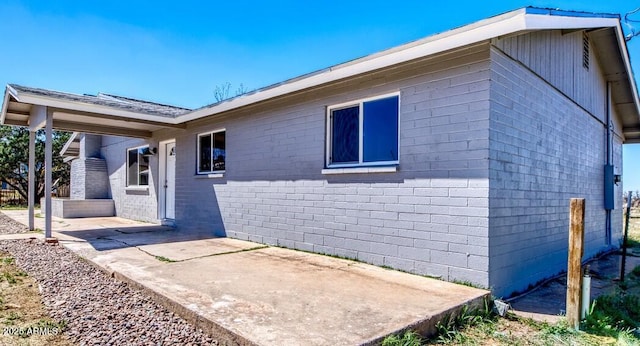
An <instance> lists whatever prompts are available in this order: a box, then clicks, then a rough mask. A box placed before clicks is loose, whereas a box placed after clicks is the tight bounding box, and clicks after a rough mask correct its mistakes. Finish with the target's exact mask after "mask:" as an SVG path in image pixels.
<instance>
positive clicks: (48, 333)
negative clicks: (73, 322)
mask: <svg viewBox="0 0 640 346" xmlns="http://www.w3.org/2000/svg"><path fill="white" fill-rule="evenodd" d="M13 262H14V261H13V258H12V257H11V256H10V255H9V254H7V253H0V324H1V327H2V333H0V345H7V346H9V345H12V346H13V345H36V346H40V345H53V346H63V345H73V343H72V342H70V341H69V340H68V339H67V338H66V337H65V336H64V322H63V321H53V320H52V319H51V318H50V317H49V315H48V313H47V310H46V308H45V307H44V305H43V304H42V301H41V299H40V292H39V289H38V284H37V282H36V281H35V280H33V279H32V278H30V277H29V276H27V275H26V273H24V272H23V271H21V270H20V269H19V268H18V267H16V266H15V264H14V263H13Z"/></svg>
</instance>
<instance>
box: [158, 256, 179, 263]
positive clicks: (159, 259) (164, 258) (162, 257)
mask: <svg viewBox="0 0 640 346" xmlns="http://www.w3.org/2000/svg"><path fill="white" fill-rule="evenodd" d="M155 257H156V259H157V260H158V261H160V262H168V263H173V262H176V261H174V260H172V259H170V258H167V257H164V256H155Z"/></svg>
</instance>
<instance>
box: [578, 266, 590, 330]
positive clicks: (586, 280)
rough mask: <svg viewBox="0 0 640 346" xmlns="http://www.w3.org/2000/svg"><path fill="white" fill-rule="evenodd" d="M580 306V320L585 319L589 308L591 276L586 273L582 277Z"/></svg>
mask: <svg viewBox="0 0 640 346" xmlns="http://www.w3.org/2000/svg"><path fill="white" fill-rule="evenodd" d="M581 297H582V304H581V307H582V308H581V309H580V319H581V320H582V319H585V318H586V317H587V315H588V314H589V308H590V307H591V276H590V275H589V274H588V272H586V273H585V274H584V276H583V277H582V294H581Z"/></svg>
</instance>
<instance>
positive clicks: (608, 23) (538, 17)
mask: <svg viewBox="0 0 640 346" xmlns="http://www.w3.org/2000/svg"><path fill="white" fill-rule="evenodd" d="M551 12H553V11H547V10H538V9H532V8H524V9H520V10H516V11H512V12H508V13H505V14H503V15H500V16H497V17H493V18H489V19H485V20H483V21H480V22H477V23H474V24H470V25H467V26H464V27H461V28H458V29H454V30H450V31H447V32H444V33H441V34H437V35H434V36H431V37H429V38H426V39H423V40H420V41H418V43H417V44H416V43H410V44H407V45H405V46H404V47H403V46H401V47H397V48H392V49H390V50H387V51H383V52H380V53H377V54H373V55H371V56H368V57H364V58H362V59H358V60H355V61H352V62H348V63H345V64H341V65H337V66H334V67H331V68H329V69H326V70H324V71H320V72H318V73H313V74H310V75H307V76H302V77H299V78H295V79H292V80H290V81H286V82H283V83H281V84H278V85H275V86H272V87H268V88H265V89H263V90H259V91H257V92H254V93H251V94H248V95H244V96H240V97H237V98H233V99H231V100H228V101H225V102H222V103H218V104H215V105H212V106H209V107H205V108H201V109H198V110H195V111H193V112H190V113H187V114H184V115H181V116H178V117H177V120H178V121H179V122H188V121H192V120H197V119H200V118H203V117H207V116H215V115H218V114H221V113H224V112H227V111H231V110H234V109H238V108H241V107H245V106H249V105H252V104H255V103H259V102H263V101H266V100H269V99H273V98H276V97H280V96H285V95H287V94H291V93H295V92H299V91H303V90H307V89H311V88H314V87H317V86H320V85H323V84H327V83H331V82H335V81H339V80H342V79H345V78H349V77H352V76H356V75H360V74H364V73H367V72H371V71H375V70H379V69H383V68H386V67H390V66H393V65H397V64H401V63H404V62H407V61H411V60H414V59H418V58H422V57H425V56H429V55H433V54H437V53H440V52H444V51H448V50H452V49H456V48H461V47H464V46H467V45H470V44H474V43H478V42H482V41H485V40H490V39H492V38H495V37H500V36H505V35H511V34H515V33H519V32H524V31H533V30H548V29H590V28H602V27H615V28H617V29H616V30H617V31H618V38H619V39H622V40H624V36H623V35H622V34H621V32H622V31H621V29H620V24H619V18H618V17H617V16H614V15H608V16H596V17H590V16H586V15H585V16H575V17H572V16H568V15H561V14H555V15H552V14H551ZM556 12H557V11H556ZM405 47H406V48H405ZM622 47H624V48H623V49H624V51H625V52H626V46H625V45H624V44H623V45H622ZM624 55H625V63H626V65H627V67H628V69H629V71H630V65H629V59H628V55H627V54H624ZM630 75H631V73H630ZM631 79H633V78H632V77H631ZM631 83H633V84H632V85H633V86H634V93H636V94H637V91H636V90H635V82H634V81H633V80H631ZM636 106H637V105H636Z"/></svg>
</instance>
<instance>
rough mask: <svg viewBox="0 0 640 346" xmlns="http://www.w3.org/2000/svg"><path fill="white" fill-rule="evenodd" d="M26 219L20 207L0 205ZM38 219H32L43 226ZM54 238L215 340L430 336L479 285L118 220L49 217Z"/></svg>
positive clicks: (331, 341)
mask: <svg viewBox="0 0 640 346" xmlns="http://www.w3.org/2000/svg"><path fill="white" fill-rule="evenodd" d="M3 212H4V213H5V214H7V215H8V216H10V217H12V218H13V219H15V220H17V221H19V222H21V223H26V221H27V214H26V212H24V211H3ZM43 222H44V220H43V219H36V227H39V228H42V225H39V223H43ZM53 228H54V236H55V237H58V239H60V242H61V243H62V244H63V245H64V246H65V247H67V248H69V249H71V250H72V251H74V252H76V253H77V254H79V255H80V256H82V257H84V258H86V259H88V260H89V261H91V262H93V263H95V264H96V265H97V266H99V267H100V268H103V269H104V270H106V271H108V272H110V273H112V274H113V275H114V276H115V277H117V278H119V279H121V280H124V281H127V282H130V283H132V284H133V285H135V286H138V287H139V288H141V289H143V290H145V291H147V292H148V293H149V294H151V295H152V296H153V297H154V298H156V299H157V300H158V302H159V303H161V304H163V305H164V306H165V307H168V308H169V309H171V310H173V311H174V312H176V313H178V314H179V315H181V316H182V317H184V318H185V319H187V320H188V321H190V322H191V323H193V324H195V325H196V326H197V327H200V328H202V329H204V330H206V331H208V332H210V333H211V334H212V335H213V336H214V337H216V338H218V339H219V340H220V341H221V343H222V344H243V345H252V344H258V345H357V344H367V343H373V342H379V341H380V340H381V339H382V338H383V337H384V336H386V335H388V334H390V333H393V332H396V331H399V330H402V329H404V328H407V327H411V328H413V329H417V330H419V331H422V332H433V331H434V329H435V324H436V322H437V321H438V320H439V319H440V318H442V317H443V316H444V315H447V314H449V313H452V312H455V311H456V310H457V309H459V308H460V307H461V306H462V305H463V304H469V303H471V304H481V303H482V299H483V298H485V297H487V296H488V295H489V292H488V291H485V290H479V289H475V288H470V287H466V286H460V285H455V284H452V283H447V282H443V281H439V280H434V279H429V278H425V277H420V276H416V275H410V274H406V273H401V272H397V271H393V270H387V269H384V268H380V267H376V266H371V265H367V264H363V263H358V262H354V261H348V260H342V259H337V258H332V257H328V256H321V255H315V254H309V253H305V252H300V251H293V250H287V249H282V248H276V247H267V246H264V245H261V244H256V243H251V242H247V241H241V240H234V239H228V238H213V237H211V236H209V235H206V234H189V233H181V232H179V231H176V230H173V229H170V228H167V227H162V226H157V225H152V224H144V223H139V222H135V221H131V220H125V219H120V218H88V219H64V220H62V219H55V218H54V222H53Z"/></svg>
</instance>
